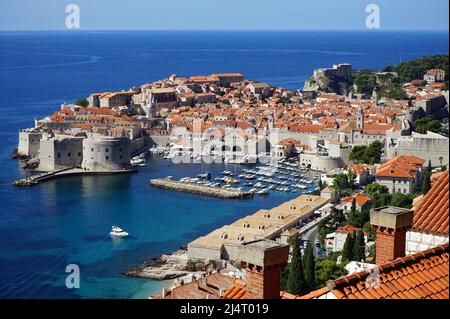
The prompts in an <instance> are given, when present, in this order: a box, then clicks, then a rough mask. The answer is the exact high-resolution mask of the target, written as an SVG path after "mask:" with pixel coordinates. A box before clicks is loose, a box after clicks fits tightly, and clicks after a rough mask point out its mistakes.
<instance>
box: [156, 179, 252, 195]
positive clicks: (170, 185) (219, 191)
mask: <svg viewBox="0 0 450 319" xmlns="http://www.w3.org/2000/svg"><path fill="white" fill-rule="evenodd" d="M150 186H152V187H156V188H162V189H168V190H173V191H176V192H184V193H192V194H198V195H204V196H210V197H216V198H220V199H248V198H252V197H253V193H250V192H245V191H242V190H237V189H225V188H221V187H214V186H205V185H198V184H195V183H190V182H181V181H174V180H171V179H152V180H150Z"/></svg>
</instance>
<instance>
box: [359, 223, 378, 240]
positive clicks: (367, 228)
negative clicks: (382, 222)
mask: <svg viewBox="0 0 450 319" xmlns="http://www.w3.org/2000/svg"><path fill="white" fill-rule="evenodd" d="M362 229H363V231H365V232H368V233H369V235H368V236H367V238H368V240H375V238H376V237H377V233H376V232H375V231H374V230H373V229H372V225H371V224H370V220H369V221H367V222H366V223H365V224H364V226H363V227H362Z"/></svg>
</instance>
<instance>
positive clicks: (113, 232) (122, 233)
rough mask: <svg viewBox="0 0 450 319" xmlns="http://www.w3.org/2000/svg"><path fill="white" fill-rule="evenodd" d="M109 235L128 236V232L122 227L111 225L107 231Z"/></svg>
mask: <svg viewBox="0 0 450 319" xmlns="http://www.w3.org/2000/svg"><path fill="white" fill-rule="evenodd" d="M109 235H110V236H114V237H121V238H124V237H128V233H127V232H126V231H124V230H123V229H122V228H120V227H117V226H112V230H111V232H110V233H109Z"/></svg>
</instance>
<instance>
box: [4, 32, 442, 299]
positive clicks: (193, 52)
mask: <svg viewBox="0 0 450 319" xmlns="http://www.w3.org/2000/svg"><path fill="white" fill-rule="evenodd" d="M448 45H449V43H448V32H447V31H442V32H441V31H373V30H367V31H187V30H186V31H73V32H72V31H53V32H46V31H39V32H37V31H36V32H31V31H30V32H25V31H23V32H0V110H1V116H0V161H1V169H0V243H1V245H0V298H147V297H148V296H149V295H150V294H154V293H158V291H160V289H162V288H163V287H166V286H167V285H170V284H171V282H164V281H163V282H160V281H153V280H146V279H136V278H129V277H127V276H125V275H124V272H126V271H127V270H128V269H130V268H135V267H137V266H138V265H140V264H142V263H143V262H145V261H146V260H148V259H149V258H152V257H155V256H159V255H160V254H163V253H170V252H172V251H175V250H176V249H178V248H179V247H180V246H182V245H185V244H187V243H188V242H190V241H191V240H193V239H195V238H197V237H198V236H201V235H204V234H207V233H208V232H210V231H212V230H214V229H215V228H217V227H220V226H223V225H224V224H227V223H231V222H233V221H234V220H236V219H238V218H240V217H243V216H246V215H249V214H251V213H253V212H256V211H257V210H259V209H261V208H272V207H274V206H277V205H278V204H280V203H282V202H284V201H286V200H288V199H291V198H293V197H295V196H298V194H296V193H279V192H275V193H271V194H270V195H268V196H257V197H255V198H254V199H252V200H228V201H227V200H219V199H213V198H209V197H202V196H195V195H191V194H184V193H175V192H171V191H164V190H159V189H154V188H151V187H149V180H150V179H151V178H155V177H165V176H168V175H171V176H174V177H178V178H179V177H184V176H195V175H197V174H199V173H204V172H211V173H212V174H213V175H214V176H217V175H220V173H221V172H222V171H223V170H225V169H229V170H232V171H235V172H239V171H240V169H241V167H239V166H236V165H225V164H223V165H222V164H214V165H206V164H174V163H172V162H171V161H168V160H164V159H163V158H161V157H158V156H153V157H151V158H150V159H149V161H148V164H147V166H146V167H142V168H140V169H139V172H138V173H135V174H130V175H121V176H85V177H70V178H62V179H58V180H53V181H49V182H45V183H42V184H39V185H37V186H34V187H30V188H15V187H13V186H12V185H11V183H12V181H13V180H15V179H18V178H20V177H23V176H25V175H26V174H28V172H26V171H24V170H23V169H21V167H20V163H19V162H18V161H16V160H13V159H11V152H12V150H13V149H14V148H15V147H17V143H18V131H19V129H21V128H27V127H32V126H33V125H34V119H35V118H41V117H43V116H46V115H49V114H51V113H52V112H53V111H55V110H57V109H59V107H60V105H61V104H62V103H64V102H73V101H75V100H77V99H78V98H82V97H87V96H88V95H89V94H90V93H92V92H103V91H112V90H114V91H117V90H123V89H128V88H130V87H133V86H138V85H141V84H144V83H150V82H152V81H155V80H158V79H162V78H167V77H168V76H169V75H171V74H177V75H179V76H186V77H188V76H192V75H203V74H211V73H217V72H241V73H243V74H244V75H245V76H246V78H249V79H253V80H257V81H264V82H268V83H269V84H271V85H272V86H283V87H286V88H290V89H301V88H302V87H303V83H304V81H305V80H306V79H307V78H308V77H309V76H310V75H311V74H312V72H313V69H315V68H320V67H330V66H332V65H333V64H338V63H351V64H352V65H353V68H355V69H374V70H379V69H382V68H383V67H384V66H386V65H391V64H396V63H399V62H402V61H408V60H411V59H415V58H418V57H421V56H424V55H431V54H448ZM112 225H118V226H121V227H122V228H124V229H125V230H127V231H128V232H129V233H130V238H128V239H126V240H119V241H116V240H112V239H111V238H110V237H109V235H108V233H109V231H110V229H111V226H112ZM68 265H76V267H78V269H79V274H80V284H79V287H73V285H72V286H71V285H69V287H67V285H66V281H67V279H68V277H67V276H68V275H70V274H71V273H70V272H66V270H67V271H69V270H71V269H73V268H70V267H72V266H69V268H67V267H68ZM72 283H73V282H72Z"/></svg>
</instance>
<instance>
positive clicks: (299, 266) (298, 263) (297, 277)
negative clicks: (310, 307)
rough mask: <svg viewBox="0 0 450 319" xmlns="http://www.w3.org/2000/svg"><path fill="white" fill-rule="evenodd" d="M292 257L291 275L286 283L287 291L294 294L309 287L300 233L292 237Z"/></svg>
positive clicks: (299, 293) (301, 292) (302, 292)
mask: <svg viewBox="0 0 450 319" xmlns="http://www.w3.org/2000/svg"><path fill="white" fill-rule="evenodd" d="M291 246H292V258H291V263H290V264H289V275H288V279H287V283H286V290H287V292H289V293H291V294H294V295H302V294H304V293H306V291H307V287H306V283H305V276H304V274H303V263H302V253H301V251H300V245H299V239H298V235H295V236H293V237H292V239H291Z"/></svg>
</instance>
